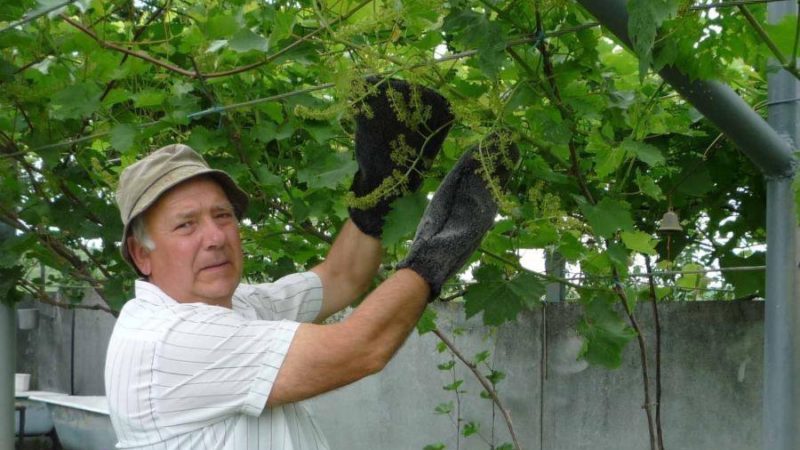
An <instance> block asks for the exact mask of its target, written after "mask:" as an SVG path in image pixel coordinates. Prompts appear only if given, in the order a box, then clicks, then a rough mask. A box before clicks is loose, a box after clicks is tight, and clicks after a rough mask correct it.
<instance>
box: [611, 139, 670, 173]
mask: <svg viewBox="0 0 800 450" xmlns="http://www.w3.org/2000/svg"><path fill="white" fill-rule="evenodd" d="M620 149H622V150H624V151H625V152H626V153H629V154H632V155H634V156H635V157H636V158H637V159H638V160H640V161H642V162H644V163H645V164H647V165H648V166H651V167H653V166H658V165H661V164H664V156H663V155H662V154H661V150H659V149H658V148H657V147H655V146H653V145H650V144H646V143H644V142H639V141H634V140H633V139H630V138H626V139H625V140H624V141H622V144H620Z"/></svg>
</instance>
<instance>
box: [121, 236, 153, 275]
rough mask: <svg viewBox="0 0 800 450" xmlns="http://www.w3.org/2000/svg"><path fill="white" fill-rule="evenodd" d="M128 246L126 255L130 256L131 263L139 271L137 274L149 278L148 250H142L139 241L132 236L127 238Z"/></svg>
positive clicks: (142, 247)
mask: <svg viewBox="0 0 800 450" xmlns="http://www.w3.org/2000/svg"><path fill="white" fill-rule="evenodd" d="M126 245H127V246H128V254H130V255H131V259H133V263H134V264H136V267H137V268H138V269H139V272H141V273H142V274H144V275H145V276H150V250H148V249H146V248H144V246H142V245H141V244H139V241H137V240H136V238H135V237H133V236H128V240H127V242H126Z"/></svg>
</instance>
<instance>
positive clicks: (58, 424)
mask: <svg viewBox="0 0 800 450" xmlns="http://www.w3.org/2000/svg"><path fill="white" fill-rule="evenodd" d="M30 399H31V400H35V401H39V402H42V403H45V404H47V407H48V409H49V410H50V417H51V418H52V420H53V424H54V425H55V428H56V434H58V440H59V441H60V442H61V446H62V447H64V449H65V450H111V449H113V448H114V446H115V445H116V443H117V437H116V436H115V435H114V429H113V428H112V427H111V419H110V418H109V417H108V403H107V402H106V397H105V396H100V395H88V396H84V395H44V396H38V395H32V396H31V397H30Z"/></svg>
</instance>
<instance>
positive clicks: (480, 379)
mask: <svg viewBox="0 0 800 450" xmlns="http://www.w3.org/2000/svg"><path fill="white" fill-rule="evenodd" d="M433 333H434V334H435V335H436V336H437V337H438V338H439V339H440V340H441V341H442V342H443V343H444V345H446V346H447V348H448V349H450V351H451V352H452V353H453V354H454V355H456V357H457V358H458V359H459V360H460V361H461V362H462V363H464V365H465V366H467V368H468V369H469V370H470V371H471V372H472V374H473V375H475V378H477V379H478V382H479V383H480V384H481V386H483V388H484V389H485V390H486V392H487V393H488V394H489V397H491V398H492V401H493V402H494V404H495V405H497V407H498V408H499V409H500V412H501V413H502V414H503V419H504V420H505V421H506V426H508V432H509V433H510V434H511V440H512V441H513V442H514V448H515V449H516V450H521V449H522V447H520V445H519V439H517V433H516V432H515V431H514V424H513V423H512V422H511V413H509V412H508V409H507V408H506V407H505V405H503V402H502V401H500V397H498V396H497V391H495V389H494V386H492V383H491V382H490V381H489V380H488V379H487V378H486V377H485V376H484V375H483V374H482V373H481V372H480V370H478V366H476V365H475V364H473V363H472V362H470V361H469V360H467V358H465V357H464V355H463V354H462V353H461V352H460V351H459V350H458V348H456V346H455V344H453V342H452V341H450V339H448V338H447V336H445V335H444V333H442V331H441V330H439V329H438V328H437V329H435V330H433Z"/></svg>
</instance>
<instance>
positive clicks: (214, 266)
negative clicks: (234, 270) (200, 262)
mask: <svg viewBox="0 0 800 450" xmlns="http://www.w3.org/2000/svg"><path fill="white" fill-rule="evenodd" d="M228 264H230V263H229V262H228V261H222V262H218V263H214V264H209V265H207V266H205V267H203V268H202V269H200V270H201V271H204V270H215V269H221V268H223V267H226V266H227V265H228Z"/></svg>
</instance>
